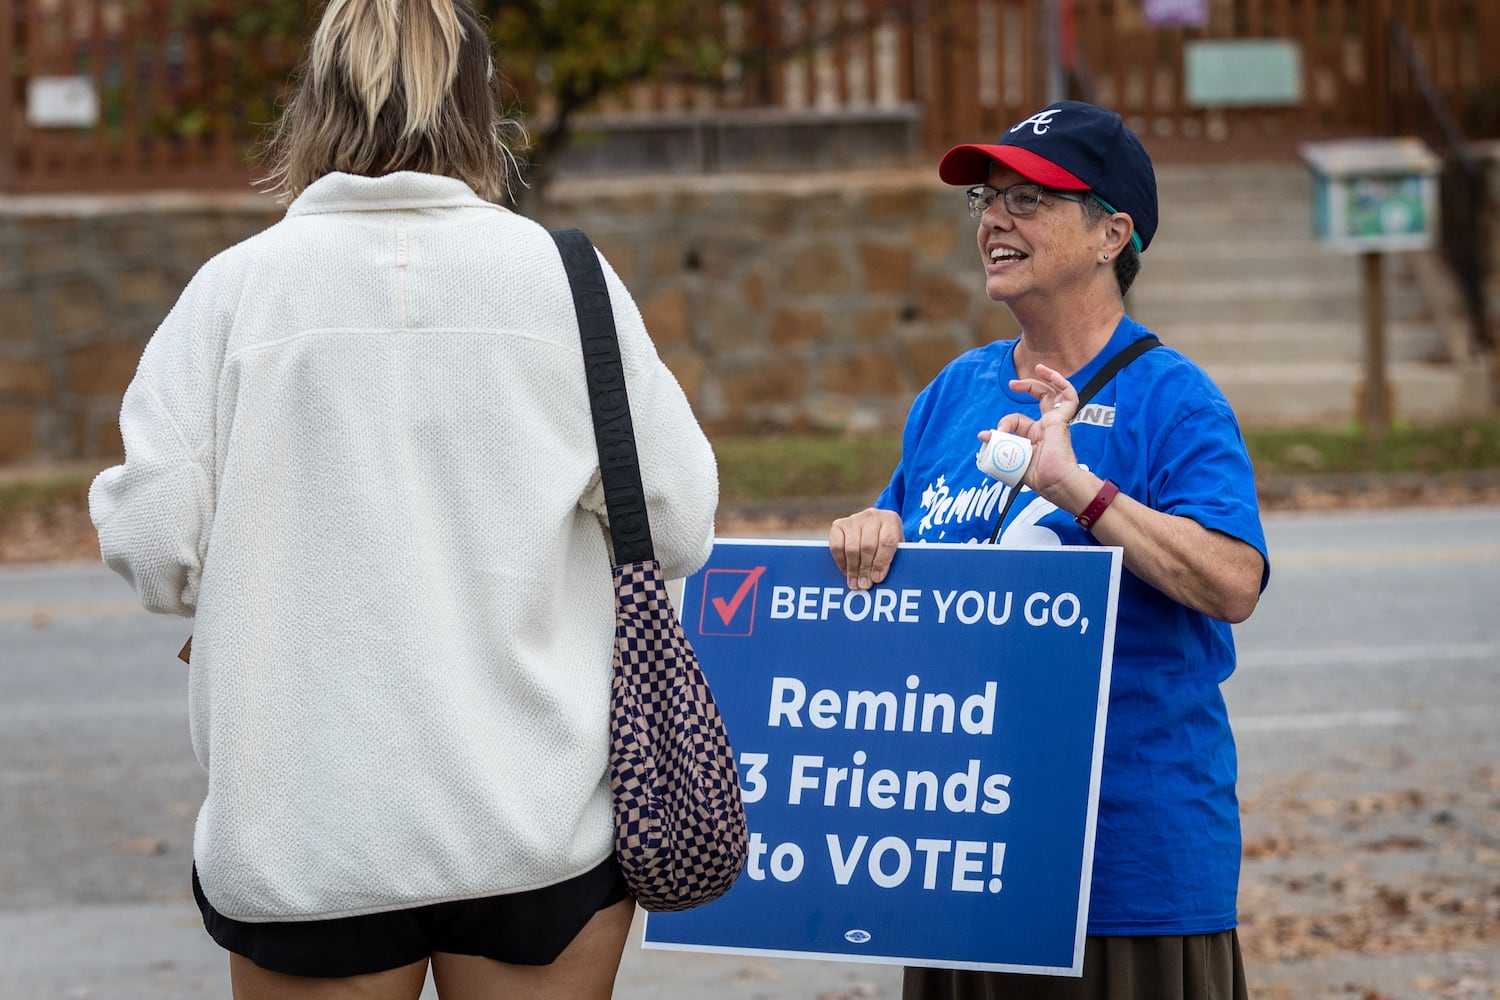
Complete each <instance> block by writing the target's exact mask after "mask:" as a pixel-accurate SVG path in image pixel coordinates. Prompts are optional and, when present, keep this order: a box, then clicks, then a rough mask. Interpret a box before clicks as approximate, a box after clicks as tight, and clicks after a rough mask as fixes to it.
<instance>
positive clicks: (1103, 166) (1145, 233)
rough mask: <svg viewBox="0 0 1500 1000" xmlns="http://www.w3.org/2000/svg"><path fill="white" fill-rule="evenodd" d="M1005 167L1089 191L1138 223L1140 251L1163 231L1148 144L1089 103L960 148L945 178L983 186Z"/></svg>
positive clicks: (1064, 106)
mask: <svg viewBox="0 0 1500 1000" xmlns="http://www.w3.org/2000/svg"><path fill="white" fill-rule="evenodd" d="M997 162H998V163H1003V164H1004V165H1005V166H1007V167H1010V168H1011V169H1013V170H1015V171H1016V172H1017V173H1019V174H1020V175H1021V176H1022V177H1025V178H1026V179H1027V180H1029V181H1034V182H1035V183H1037V184H1040V185H1042V186H1043V187H1049V188H1056V189H1057V190H1059V191H1088V192H1090V193H1092V194H1093V195H1094V197H1095V198H1096V199H1097V200H1099V201H1101V202H1103V203H1104V206H1105V207H1106V208H1108V209H1109V210H1110V211H1112V212H1124V213H1125V214H1126V215H1128V216H1130V218H1131V221H1133V222H1134V223H1135V236H1133V237H1132V240H1133V241H1137V242H1136V249H1137V250H1139V251H1144V250H1145V249H1146V247H1147V246H1149V245H1150V244H1151V237H1152V236H1154V235H1155V234H1156V217H1157V209H1156V171H1155V170H1153V169H1152V167H1151V157H1149V156H1147V155H1146V149H1145V147H1144V146H1142V145H1141V140H1140V139H1138V138H1136V134H1135V133H1134V132H1132V131H1130V129H1129V128H1128V127H1127V126H1126V124H1125V121H1124V119H1122V118H1121V117H1120V116H1119V115H1117V114H1115V113H1114V112H1113V111H1110V110H1109V109H1107V108H1101V107H1098V106H1096V105H1093V104H1085V103H1083V102H1082V101H1058V102H1056V103H1055V104H1052V105H1049V106H1048V107H1047V108H1046V109H1045V110H1043V111H1038V112H1037V113H1036V114H1034V115H1032V116H1031V117H1030V118H1028V119H1026V120H1025V121H1023V122H1020V123H1019V124H1016V125H1012V126H1011V128H1010V130H1009V131H1008V132H1006V133H1005V134H1004V135H1002V136H1001V137H1000V139H999V141H998V142H996V143H995V144H994V145H992V146H987V145H982V144H972V145H964V146H954V147H953V148H952V149H950V150H948V152H947V153H945V154H944V155H943V160H942V162H941V163H939V164H938V176H939V177H941V178H942V179H943V180H944V181H945V182H947V183H949V184H961V185H964V186H965V187H967V186H970V185H973V184H983V183H985V182H986V181H987V180H989V177H990V171H991V170H992V169H994V166H995V164H996V163H997Z"/></svg>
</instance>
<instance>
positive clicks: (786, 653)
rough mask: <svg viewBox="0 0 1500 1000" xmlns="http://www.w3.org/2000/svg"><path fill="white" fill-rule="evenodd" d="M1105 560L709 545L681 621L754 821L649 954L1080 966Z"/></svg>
mask: <svg viewBox="0 0 1500 1000" xmlns="http://www.w3.org/2000/svg"><path fill="white" fill-rule="evenodd" d="M1119 574H1120V553H1119V550H1117V549H1109V548H1088V547H1081V548H1061V549H1059V548H1051V549H1004V548H997V547H993V546H973V545H904V546H902V547H901V549H900V551H899V552H898V553H897V556H896V562H895V564H894V566H893V568H892V572H891V575H890V577H889V579H887V580H886V582H885V583H883V584H882V585H880V586H878V587H875V588H874V589H872V590H869V591H851V590H849V589H847V588H846V586H845V584H844V580H843V578H842V577H841V576H840V575H839V573H838V571H837V569H836V568H835V566H834V564H833V560H832V558H831V557H830V556H829V554H828V547H827V545H826V544H824V543H806V544H804V543H796V542H771V543H768V542H743V541H727V540H721V541H720V542H719V543H718V544H717V545H716V546H715V547H714V552H713V555H712V557H711V558H710V559H709V561H708V564H707V565H706V566H705V567H704V568H703V569H702V570H700V571H699V572H698V574H697V575H695V576H694V577H692V578H691V579H690V580H688V581H687V585H686V588H685V592H684V595H683V602H682V606H681V614H682V619H683V624H684V626H685V627H686V629H687V633H688V636H689V638H690V639H691V640H692V643H693V646H694V648H695V649H696V650H697V651H698V656H699V659H700V660H701V662H702V664H703V669H704V671H705V672H706V673H707V675H708V679H709V683H710V684H711V685H712V686H713V690H714V694H715V697H716V698H717V699H718V701H719V705H720V708H721V709H722V711H723V713H724V718H725V722H726V724H727V726H728V729H729V736H730V740H731V742H732V743H733V744H734V747H735V751H736V754H737V756H738V758H739V764H740V781H741V785H742V787H743V789H744V792H745V800H746V812H747V815H748V818H749V823H750V831H751V858H750V862H749V864H748V866H747V867H746V870H745V873H744V874H743V875H741V876H740V879H739V881H738V882H736V883H735V886H734V888H733V889H731V890H730V891H729V893H728V894H727V895H726V896H724V897H723V898H722V899H720V900H719V901H717V902H715V903H711V904H709V905H707V906H704V907H700V908H698V909H696V910H691V911H688V912H685V913H660V914H651V915H649V916H648V918H647V921H646V928H645V946H646V947H648V948H673V949H684V950H701V951H711V952H721V953H738V954H745V953H749V954H758V955H768V956H781V957H800V958H818V959H834V960H844V961H851V962H873V963H889V964H905V965H930V966H943V967H950V968H969V969H993V970H1009V971H1020V972H1033V973H1042V974H1052V975H1074V976H1077V975H1080V974H1081V973H1082V967H1083V939H1084V931H1085V928H1086V925H1087V914H1088V889H1089V875H1090V871H1091V868H1092V860H1093V843H1094V840H1093V838H1094V817H1095V810H1096V807H1097V804H1098V794H1099V769H1100V761H1101V759H1102V752H1103V746H1104V720H1105V708H1106V703H1107V701H1108V696H1109V668H1110V654H1111V651H1112V649H1113V647H1114V616H1115V601H1116V597H1117V593H1118V588H1119Z"/></svg>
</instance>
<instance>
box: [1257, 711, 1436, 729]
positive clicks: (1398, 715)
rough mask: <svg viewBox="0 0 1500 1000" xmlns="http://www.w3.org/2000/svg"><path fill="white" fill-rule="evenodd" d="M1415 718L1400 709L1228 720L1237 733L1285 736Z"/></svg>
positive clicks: (1399, 723)
mask: <svg viewBox="0 0 1500 1000" xmlns="http://www.w3.org/2000/svg"><path fill="white" fill-rule="evenodd" d="M1413 721H1415V720H1413V719H1412V717H1411V716H1410V715H1408V714H1407V713H1405V712H1402V711H1399V710H1397V709H1371V710H1369V711H1364V712H1305V713H1301V714H1298V715H1247V716H1245V717H1244V718H1242V719H1241V718H1235V717H1234V715H1233V714H1231V715H1230V717H1229V723H1230V725H1231V726H1232V727H1233V728H1234V731H1235V732H1237V733H1284V732H1287V731H1288V730H1294V729H1297V730H1310V729H1350V728H1364V727H1372V726H1407V725H1410V724H1411V723H1412V722H1413Z"/></svg>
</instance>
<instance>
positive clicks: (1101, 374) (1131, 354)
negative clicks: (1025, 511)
mask: <svg viewBox="0 0 1500 1000" xmlns="http://www.w3.org/2000/svg"><path fill="white" fill-rule="evenodd" d="M1160 346H1161V341H1160V340H1158V339H1157V338H1156V336H1155V335H1154V334H1153V335H1147V336H1145V337H1142V338H1141V339H1140V340H1133V341H1131V342H1130V343H1128V344H1126V345H1125V346H1124V347H1122V348H1120V350H1119V351H1117V352H1116V353H1115V356H1114V357H1112V358H1110V359H1109V360H1108V361H1106V362H1105V363H1104V367H1103V368H1100V369H1099V370H1098V371H1097V372H1095V373H1094V377H1093V378H1091V379H1089V381H1088V385H1085V386H1084V387H1083V389H1082V390H1080V391H1079V393H1078V412H1079V413H1082V412H1083V407H1084V404H1085V403H1087V402H1088V401H1089V400H1091V399H1093V398H1094V396H1095V395H1097V394H1098V392H1099V390H1100V389H1103V388H1104V387H1105V386H1106V385H1108V384H1109V380H1110V379H1112V378H1114V377H1115V376H1116V375H1118V374H1119V373H1120V369H1122V368H1124V367H1125V366H1126V365H1128V364H1130V362H1132V361H1134V360H1135V359H1136V358H1138V357H1140V356H1141V355H1142V354H1145V353H1146V352H1147V351H1149V350H1151V349H1152V348H1153V347H1160ZM1020 495H1021V485H1020V484H1019V483H1017V484H1016V485H1015V487H1014V488H1012V489H1011V491H1010V495H1009V496H1007V497H1006V498H1005V506H1003V507H1001V508H1000V519H999V520H998V521H996V522H995V531H994V533H993V534H991V535H990V544H991V545H994V544H995V542H996V541H998V540H999V538H1000V530H1001V529H1002V528H1004V527H1005V515H1007V514H1009V513H1010V508H1011V506H1012V505H1013V504H1014V503H1015V502H1016V497H1018V496H1020Z"/></svg>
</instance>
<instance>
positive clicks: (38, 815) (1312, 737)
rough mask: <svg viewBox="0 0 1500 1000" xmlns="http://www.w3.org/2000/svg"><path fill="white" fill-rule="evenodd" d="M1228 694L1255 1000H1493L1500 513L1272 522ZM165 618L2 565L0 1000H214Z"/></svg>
mask: <svg viewBox="0 0 1500 1000" xmlns="http://www.w3.org/2000/svg"><path fill="white" fill-rule="evenodd" d="M1267 527H1268V531H1269V532H1270V535H1271V544H1272V549H1273V559H1274V562H1275V575H1274V578H1273V581H1272V586H1271V589H1270V590H1269V591H1268V592H1267V594H1266V595H1265V598H1264V599H1263V601H1262V603H1261V607H1260V609H1259V610H1258V611H1257V612H1256V615H1255V617H1254V618H1252V619H1251V621H1250V622H1248V623H1247V624H1246V625H1244V626H1241V627H1240V628H1239V629H1238V637H1239V645H1240V649H1241V658H1242V662H1241V669H1240V670H1239V672H1238V673H1237V674H1236V675H1235V676H1234V677H1233V678H1232V679H1231V680H1230V682H1229V683H1228V684H1227V685H1226V686H1225V692H1226V697H1227V698H1228V699H1229V701H1230V708H1231V712H1232V714H1233V716H1234V719H1235V724H1236V729H1237V731H1238V734H1239V744H1240V756H1241V766H1242V798H1243V804H1244V809H1245V828H1246V852H1247V854H1246V868H1245V886H1244V891H1243V893H1242V900H1241V902H1242V913H1243V916H1244V919H1245V926H1244V927H1243V929H1242V936H1243V937H1244V939H1245V944H1246V950H1247V954H1248V956H1249V960H1250V964H1251V979H1252V985H1254V986H1256V987H1258V989H1257V991H1256V995H1257V996H1258V997H1261V998H1266V997H1271V998H1277V997H1286V998H1297V1000H1301V998H1311V997H1323V996H1329V997H1335V996H1337V997H1350V996H1352V997H1355V998H1363V997H1365V996H1366V995H1367V994H1368V995H1372V996H1378V995H1385V996H1389V997H1390V998H1393V1000H1404V998H1416V997H1445V996H1455V997H1457V996H1466V997H1500V959H1496V958H1494V957H1493V956H1495V955H1497V954H1500V822H1497V821H1500V764H1497V762H1500V726H1496V725H1495V723H1496V721H1497V714H1500V710H1497V707H1496V706H1497V705H1500V509H1493V508H1470V509H1453V510H1422V511H1409V512H1389V513H1378V514H1361V515H1338V516H1327V515H1286V516H1275V517H1272V518H1270V519H1268V522H1267ZM185 624H186V623H184V622H181V621H173V620H167V619H160V618H153V617H151V616H149V615H146V614H144V613H143V612H140V611H139V610H138V609H137V606H136V604H135V602H134V600H133V597H132V595H131V594H130V592H129V590H128V588H127V587H126V586H125V585H124V583H123V582H121V581H120V580H118V579H117V578H115V577H113V576H112V575H110V574H109V573H107V572H106V571H103V570H102V569H100V568H99V567H97V566H91V565H55V566H43V567H35V568H12V569H0V1000H33V998H35V1000H54V998H56V1000H88V998H96V997H97V998H106V997H107V998H112V1000H145V998H153V1000H176V998H207V997H215V998H217V997H226V996H227V995H228V990H227V986H226V976H225V963H224V958H223V954H222V953H221V952H219V951H218V950H217V949H216V948H215V947H214V946H213V945H212V944H211V943H210V942H209V941H208V940H207V938H206V937H205V936H204V935H203V933H202V931H201V928H200V927H199V925H198V923H197V916H196V911H195V910H194V909H193V907H192V905H191V903H190V901H189V900H188V898H187V896H186V894H185V893H184V891H183V889H184V886H183V880H184V876H185V873H186V870H187V865H188V863H189V858H190V856H191V832H192V817H193V813H194V811H195V809H196V807H197V804H198V801H199V799H200V798H201V796H202V791H203V783H204V782H203V775H202V773H201V771H200V770H199V769H198V767H197V765H196V764H195V763H194V761H193V758H192V754H191V751H190V749H189V746H188V740H187V733H186V721H185V692H184V684H183V677H182V672H181V669H180V665H178V664H177V663H176V661H175V660H173V659H172V657H171V654H172V653H173V652H175V650H176V647H177V644H178V643H179V642H180V640H181V637H182V636H183V635H184V634H185V631H186V629H185ZM617 995H618V996H620V997H622V998H626V1000H635V998H640V1000H645V998H648V997H649V998H653V1000H656V998H666V1000H671V998H686V997H698V996H708V995H712V996H715V997H723V998H726V1000H741V998H743V1000H750V998H766V1000H780V998H788V1000H789V998H816V997H822V998H837V997H856V996H859V997H888V998H889V997H895V996H897V995H899V972H898V970H896V969H893V968H890V967H882V966H868V965H848V964H838V963H817V962H794V961H770V960H763V959H757V958H746V957H740V956H703V955H688V954H680V953H675V952H659V951H651V952H643V951H641V950H638V949H636V948H634V947H632V948H631V949H630V950H628V951H627V955H626V960H625V963H624V966H623V968H622V970H621V974H620V979H619V988H618V990H617Z"/></svg>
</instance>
